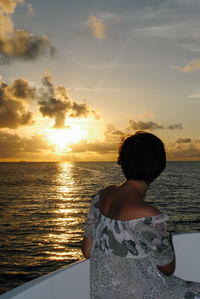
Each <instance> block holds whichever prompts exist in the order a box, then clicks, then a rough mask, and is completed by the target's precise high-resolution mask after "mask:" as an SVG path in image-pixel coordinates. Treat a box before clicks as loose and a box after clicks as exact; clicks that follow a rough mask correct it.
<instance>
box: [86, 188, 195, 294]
mask: <svg viewBox="0 0 200 299" xmlns="http://www.w3.org/2000/svg"><path fill="white" fill-rule="evenodd" d="M100 194H101V190H100V191H99V192H98V193H97V194H96V195H95V196H93V197H92V202H91V206H90V210H89V213H88V216H87V220H86V223H85V225H84V229H85V235H86V236H89V237H92V238H93V245H92V250H91V258H90V292H91V298H92V299H113V298H115V299H200V283H195V282H187V281H184V280H183V279H180V278H178V277H176V276H174V275H171V276H165V275H164V274H163V273H162V272H160V271H159V270H158V267H157V266H165V265H167V264H169V263H170V262H171V261H172V260H173V258H174V252H173V249H172V247H171V245H170V242H169V233H168V231H167V224H166V222H167V220H168V216H167V215H166V214H160V215H157V216H152V217H144V218H139V219H134V220H128V221H120V220H114V219H110V218H108V217H105V216H104V215H102V214H101V213H100V211H99V208H98V203H99V197H100Z"/></svg>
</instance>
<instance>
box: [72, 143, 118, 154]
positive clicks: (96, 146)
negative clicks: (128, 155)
mask: <svg viewBox="0 0 200 299" xmlns="http://www.w3.org/2000/svg"><path fill="white" fill-rule="evenodd" d="M118 146H119V143H117V142H106V141H95V142H92V143H88V142H87V141H82V142H80V143H78V144H73V145H70V148H71V149H72V151H73V153H84V152H95V153H100V154H109V153H116V152H117V148H118Z"/></svg>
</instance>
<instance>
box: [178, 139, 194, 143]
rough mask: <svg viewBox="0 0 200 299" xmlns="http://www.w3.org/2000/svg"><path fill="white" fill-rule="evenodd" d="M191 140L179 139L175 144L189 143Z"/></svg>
mask: <svg viewBox="0 0 200 299" xmlns="http://www.w3.org/2000/svg"><path fill="white" fill-rule="evenodd" d="M191 141H192V140H191V138H179V139H178V140H176V143H191Z"/></svg>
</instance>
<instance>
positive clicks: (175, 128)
mask: <svg viewBox="0 0 200 299" xmlns="http://www.w3.org/2000/svg"><path fill="white" fill-rule="evenodd" d="M167 129H170V130H182V129H183V127H182V124H174V125H170V126H168V127H167Z"/></svg>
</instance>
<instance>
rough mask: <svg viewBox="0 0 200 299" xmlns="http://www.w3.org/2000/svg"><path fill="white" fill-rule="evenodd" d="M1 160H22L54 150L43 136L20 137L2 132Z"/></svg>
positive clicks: (0, 133)
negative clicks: (44, 151)
mask: <svg viewBox="0 0 200 299" xmlns="http://www.w3.org/2000/svg"><path fill="white" fill-rule="evenodd" d="M0 144H1V147H0V158H1V159H5V158H20V159H23V158H24V157H29V158H30V159H31V158H32V157H33V155H35V154H36V155H38V154H40V153H41V152H43V150H48V149H49V150H53V146H52V145H51V146H50V145H49V144H48V141H47V140H46V139H45V137H43V136H39V135H34V136H32V137H31V138H26V137H20V136H18V135H17V134H9V133H7V132H0Z"/></svg>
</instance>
